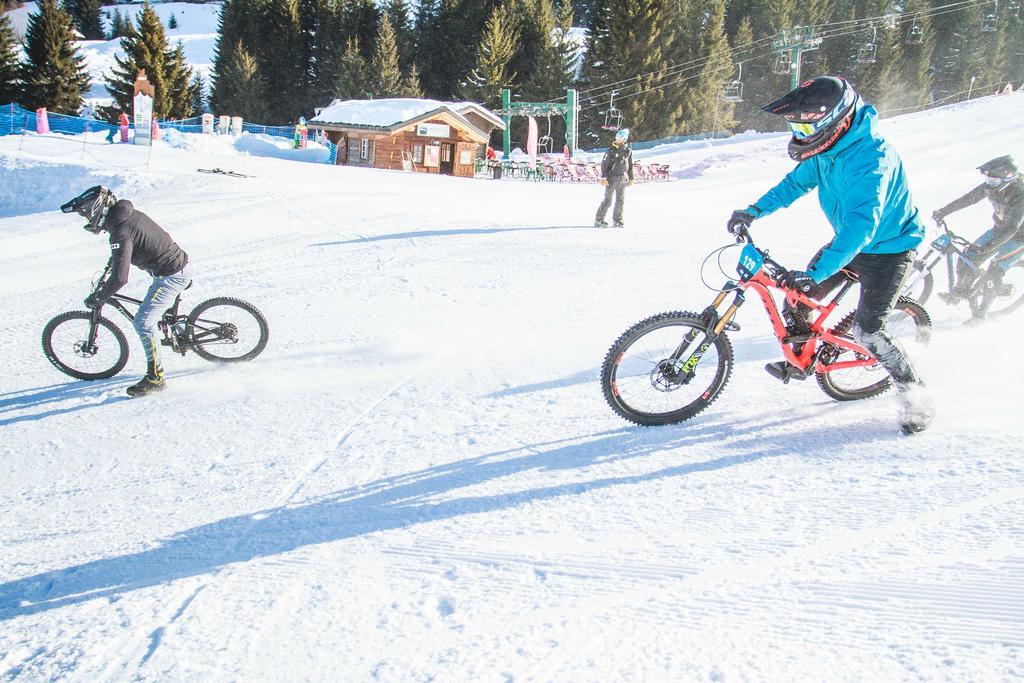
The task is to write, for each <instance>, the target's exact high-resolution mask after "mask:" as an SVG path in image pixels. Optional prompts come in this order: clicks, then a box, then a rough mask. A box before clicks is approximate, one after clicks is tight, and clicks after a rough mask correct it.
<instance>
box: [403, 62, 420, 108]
mask: <svg viewBox="0 0 1024 683" xmlns="http://www.w3.org/2000/svg"><path fill="white" fill-rule="evenodd" d="M399 97H415V98H417V99H418V98H422V97H423V90H422V89H421V88H420V71H419V69H418V68H416V64H415V63H413V64H411V65H410V66H409V73H407V74H406V75H405V78H404V79H403V80H402V90H401V92H400V93H399Z"/></svg>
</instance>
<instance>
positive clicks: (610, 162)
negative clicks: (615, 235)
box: [594, 128, 633, 228]
mask: <svg viewBox="0 0 1024 683" xmlns="http://www.w3.org/2000/svg"><path fill="white" fill-rule="evenodd" d="M628 140H629V130H628V129H626V128H622V129H620V130H618V131H616V133H615V142H613V143H612V146H611V147H609V148H608V151H607V152H605V153H604V159H602V160H601V184H602V185H604V186H605V189H604V201H602V202H601V206H599V207H597V217H596V218H595V219H594V227H595V228H607V227H608V223H606V222H605V220H604V216H605V214H606V213H608V207H609V206H611V204H612V197H613V196H614V198H615V208H614V209H613V210H612V225H614V226H615V227H616V228H621V227H623V223H622V205H623V203H624V202H625V199H626V187H627V186H629V185H632V184H633V151H632V150H631V149H630V148H629V145H628V144H627V142H628Z"/></svg>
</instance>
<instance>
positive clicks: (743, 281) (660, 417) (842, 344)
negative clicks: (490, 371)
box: [601, 230, 931, 425]
mask: <svg viewBox="0 0 1024 683" xmlns="http://www.w3.org/2000/svg"><path fill="white" fill-rule="evenodd" d="M740 240H741V241H743V242H745V244H744V246H743V249H742V251H741V252H740V258H739V263H738V264H737V266H736V270H737V272H738V274H739V278H738V280H735V281H734V280H729V281H728V282H727V283H726V285H725V287H724V288H722V290H721V291H720V292H719V294H718V296H716V297H715V299H714V301H712V303H711V305H710V306H708V307H707V308H706V309H704V312H703V313H691V312H682V311H675V312H671V313H659V314H658V315H654V316H651V317H650V318H647V319H646V320H641V321H640V322H638V323H637V324H635V325H633V326H632V327H630V328H629V329H628V330H626V331H625V332H623V333H622V335H621V336H620V337H619V338H618V339H617V340H615V343H614V344H612V346H611V348H610V349H609V350H608V353H607V354H606V355H605V358H604V363H603V364H602V366H601V387H602V389H603V391H604V397H605V400H607V401H608V405H610V406H611V408H612V410H614V411H615V412H616V413H618V414H619V415H620V416H621V417H623V418H625V419H626V420H629V421H630V422H635V423H636V424H639V425H665V424H675V423H677V422H683V421H685V420H689V419H690V418H692V417H694V416H695V415H697V414H698V413H700V412H701V411H703V410H704V409H705V408H707V407H708V406H709V405H711V403H712V401H714V400H715V399H716V398H718V395H719V394H720V393H721V392H722V389H724V388H725V385H726V383H727V382H728V381H729V375H730V374H731V373H732V366H733V356H732V344H731V342H730V341H729V338H728V336H726V332H727V331H739V329H740V328H739V325H737V324H736V322H735V318H736V313H737V311H738V310H739V308H740V306H742V305H743V304H744V303H745V302H746V292H747V291H748V290H752V291H754V292H755V293H756V294H757V295H758V297H759V298H760V299H761V302H762V303H763V304H764V308H765V310H766V311H767V312H768V317H769V318H770V319H771V322H772V327H773V328H774V331H775V336H776V338H777V339H778V341H779V347H780V348H781V349H782V354H783V356H784V357H785V359H786V361H788V363H789V365H788V366H787V370H786V375H785V377H784V379H785V381H787V382H788V381H789V380H790V379H806V378H807V377H809V376H810V375H812V374H813V375H815V376H816V378H817V380H818V386H820V387H821V390H822V391H824V392H825V393H826V394H827V395H828V396H830V397H832V398H834V399H836V400H837V401H855V400H857V399H862V398H870V397H872V396H877V395H878V394H881V393H883V392H885V391H887V390H888V389H889V387H890V380H889V374H888V373H887V372H886V371H885V369H884V368H882V366H881V365H879V364H878V362H877V360H876V359H875V357H874V356H872V355H871V353H870V352H869V351H868V350H867V349H866V348H864V347H863V346H861V345H860V344H858V343H857V342H856V341H854V339H853V336H852V334H851V328H852V327H853V318H854V315H855V313H856V312H855V311H854V312H850V313H848V314H847V315H846V316H844V317H843V318H842V319H841V320H840V321H839V322H838V323H836V324H834V325H831V324H830V323H829V322H828V318H829V316H830V315H831V314H832V313H833V311H835V310H836V307H837V306H838V305H839V302H840V301H841V300H842V299H843V297H845V296H846V294H847V293H848V292H849V291H850V289H851V288H852V287H853V285H854V284H855V283H856V276H855V275H854V274H852V273H849V272H847V271H844V272H845V273H846V275H847V280H846V281H845V282H844V283H843V285H842V286H841V287H840V288H839V289H838V290H837V291H836V292H835V294H834V295H833V296H832V298H831V299H829V300H828V301H827V302H824V303H823V302H819V301H816V300H814V299H811V298H809V297H808V296H806V295H804V294H802V293H800V292H797V291H796V290H793V289H788V288H785V287H783V286H782V285H781V284H779V279H780V278H781V277H782V276H783V275H785V274H786V272H787V271H786V269H785V268H784V267H783V266H782V265H780V264H779V263H777V262H776V261H773V260H772V259H771V258H769V256H768V252H767V251H765V250H762V249H759V248H758V247H757V246H755V245H754V242H753V240H752V239H751V237H750V234H749V233H748V232H747V231H745V230H744V231H743V232H742V233H741V235H740ZM772 290H779V291H781V292H782V293H783V294H784V295H785V297H786V300H787V301H788V302H789V304H790V305H791V306H795V305H797V304H803V306H804V307H806V308H807V309H810V311H811V319H812V320H811V322H810V323H809V331H808V332H804V333H798V334H793V333H791V332H790V331H789V330H787V328H786V325H785V323H784V322H783V319H782V316H781V315H780V313H779V309H778V306H777V305H776V303H775V299H774V298H773V297H772V294H771V291H772ZM730 292H734V293H735V294H734V296H733V300H732V303H731V304H729V306H728V307H727V308H726V309H725V311H724V312H721V313H720V312H719V310H718V308H719V307H720V306H721V305H722V303H723V302H724V301H725V300H726V298H727V297H728V295H729V293H730ZM887 327H888V330H889V332H890V333H891V334H892V335H893V336H894V337H896V338H897V339H901V340H903V341H904V342H906V341H908V340H914V341H917V342H920V343H926V342H927V340H928V337H929V336H930V332H931V318H930V317H929V316H928V313H927V312H926V311H925V310H924V308H923V307H922V306H921V305H920V304H918V303H917V302H915V301H913V300H912V299H908V298H906V297H900V298H899V300H898V301H897V303H896V306H895V307H894V308H893V312H892V314H891V315H890V317H889V319H888V321H887Z"/></svg>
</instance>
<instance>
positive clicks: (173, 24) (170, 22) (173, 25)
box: [167, 12, 178, 29]
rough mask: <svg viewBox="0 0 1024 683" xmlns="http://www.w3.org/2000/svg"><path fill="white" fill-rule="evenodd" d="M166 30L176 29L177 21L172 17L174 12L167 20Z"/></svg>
mask: <svg viewBox="0 0 1024 683" xmlns="http://www.w3.org/2000/svg"><path fill="white" fill-rule="evenodd" d="M167 28H169V29H175V28H178V19H177V17H175V16H174V12H171V16H170V18H169V19H168V20H167Z"/></svg>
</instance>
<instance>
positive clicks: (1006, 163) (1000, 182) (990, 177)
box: [978, 154, 1020, 189]
mask: <svg viewBox="0 0 1024 683" xmlns="http://www.w3.org/2000/svg"><path fill="white" fill-rule="evenodd" d="M978 170H979V171H981V174H982V175H983V176H985V185H987V186H988V187H991V188H995V189H999V188H1002V187H1004V186H1006V185H1008V184H1010V183H1011V182H1013V181H1014V180H1016V179H1017V178H1018V177H1019V176H1020V171H1019V170H1017V164H1015V163H1014V162H1013V157H1011V156H1010V155H1009V154H1006V155H1004V156H1001V157H996V158H995V159H990V160H989V161H986V162H985V163H983V164H982V165H981V166H979V167H978Z"/></svg>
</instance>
